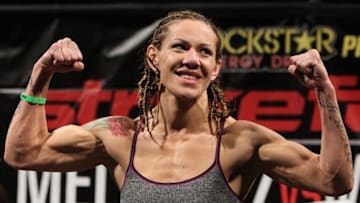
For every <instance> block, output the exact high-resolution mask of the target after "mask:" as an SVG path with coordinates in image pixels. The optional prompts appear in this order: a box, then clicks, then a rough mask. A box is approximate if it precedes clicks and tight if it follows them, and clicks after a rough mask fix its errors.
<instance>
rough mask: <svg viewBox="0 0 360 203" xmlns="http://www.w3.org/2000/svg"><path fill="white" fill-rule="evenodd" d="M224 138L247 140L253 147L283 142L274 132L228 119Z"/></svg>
mask: <svg viewBox="0 0 360 203" xmlns="http://www.w3.org/2000/svg"><path fill="white" fill-rule="evenodd" d="M224 137H225V138H226V137H228V139H230V140H231V141H233V142H234V141H237V140H243V139H248V140H249V141H250V142H252V143H253V144H255V145H262V144H266V143H269V142H273V141H280V140H284V138H283V137H282V136H281V135H280V134H279V133H277V132H275V131H274V130H272V129H270V128H268V127H266V126H263V125H260V124H258V123H255V122H252V121H248V120H236V119H234V118H231V117H230V118H228V119H227V120H226V122H225V126H224Z"/></svg>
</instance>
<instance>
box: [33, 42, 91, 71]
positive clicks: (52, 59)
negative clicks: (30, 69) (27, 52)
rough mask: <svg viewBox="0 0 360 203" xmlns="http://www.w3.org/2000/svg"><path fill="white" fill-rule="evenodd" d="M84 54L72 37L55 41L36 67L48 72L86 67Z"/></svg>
mask: <svg viewBox="0 0 360 203" xmlns="http://www.w3.org/2000/svg"><path fill="white" fill-rule="evenodd" d="M82 60H83V56H82V53H81V51H80V49H79V47H78V46H77V44H76V43H75V42H74V41H72V40H71V39H70V38H64V39H61V40H59V41H57V42H55V43H53V44H52V45H51V46H50V47H49V49H48V50H47V51H46V52H45V53H44V54H43V55H42V56H41V57H40V59H39V60H38V61H37V62H36V63H35V67H37V68H41V69H42V70H45V71H48V72H59V73H65V72H71V71H81V70H83V69H84V64H83V62H82Z"/></svg>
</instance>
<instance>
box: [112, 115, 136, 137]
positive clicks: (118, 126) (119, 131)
mask: <svg viewBox="0 0 360 203" xmlns="http://www.w3.org/2000/svg"><path fill="white" fill-rule="evenodd" d="M108 125H109V130H110V131H111V133H112V134H113V135H115V136H128V135H130V132H131V131H130V130H131V129H132V124H131V123H130V122H129V121H126V120H123V119H118V118H109V119H108Z"/></svg>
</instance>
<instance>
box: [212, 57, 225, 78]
mask: <svg viewBox="0 0 360 203" xmlns="http://www.w3.org/2000/svg"><path fill="white" fill-rule="evenodd" d="M221 66H222V60H221V58H220V59H219V60H218V61H217V62H216V65H215V69H214V71H213V72H212V75H211V80H215V79H216V78H217V76H218V75H219V73H220V70H221Z"/></svg>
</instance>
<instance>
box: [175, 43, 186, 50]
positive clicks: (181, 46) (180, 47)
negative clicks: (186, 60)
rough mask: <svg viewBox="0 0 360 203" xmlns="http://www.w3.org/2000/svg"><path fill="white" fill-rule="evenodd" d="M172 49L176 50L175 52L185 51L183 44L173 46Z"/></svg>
mask: <svg viewBox="0 0 360 203" xmlns="http://www.w3.org/2000/svg"><path fill="white" fill-rule="evenodd" d="M172 48H174V49H177V50H186V46H185V44H181V43H178V44H174V45H173V46H172Z"/></svg>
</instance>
